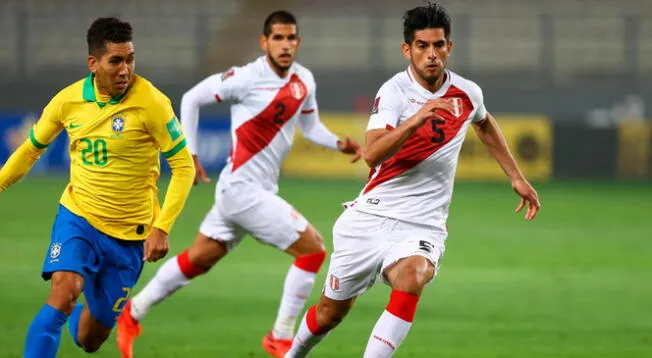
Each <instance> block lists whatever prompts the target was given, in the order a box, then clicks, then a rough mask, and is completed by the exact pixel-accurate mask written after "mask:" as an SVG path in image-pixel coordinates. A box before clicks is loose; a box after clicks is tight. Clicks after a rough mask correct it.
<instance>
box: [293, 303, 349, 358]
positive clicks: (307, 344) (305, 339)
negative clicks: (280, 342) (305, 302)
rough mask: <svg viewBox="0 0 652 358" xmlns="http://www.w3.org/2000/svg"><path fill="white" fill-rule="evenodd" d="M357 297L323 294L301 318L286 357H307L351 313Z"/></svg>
mask: <svg viewBox="0 0 652 358" xmlns="http://www.w3.org/2000/svg"><path fill="white" fill-rule="evenodd" d="M355 299H356V298H355V297H353V298H349V299H345V300H334V299H331V298H328V297H326V295H325V294H322V296H321V298H320V299H319V302H318V303H317V304H316V305H314V306H312V307H310V308H309V309H308V311H307V312H306V314H305V315H304V316H303V319H302V320H301V324H300V325H299V329H298V330H297V334H296V336H295V337H294V340H293V342H292V346H291V348H290V349H289V350H288V352H287V353H286V354H285V356H284V357H286V358H299V357H305V356H306V355H307V354H308V353H310V351H311V350H312V349H313V347H315V346H316V345H317V344H318V343H319V342H321V340H322V339H324V337H326V336H327V335H328V332H330V331H331V330H332V329H333V328H335V327H337V325H338V324H340V322H342V320H343V319H344V317H345V316H346V315H347V314H348V313H349V311H350V310H351V307H353V303H354V302H355Z"/></svg>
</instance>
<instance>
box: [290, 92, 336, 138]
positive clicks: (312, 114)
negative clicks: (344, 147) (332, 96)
mask: <svg viewBox="0 0 652 358" xmlns="http://www.w3.org/2000/svg"><path fill="white" fill-rule="evenodd" d="M299 126H300V127H301V133H303V136H304V137H306V138H307V139H308V140H310V141H311V142H313V143H315V144H318V145H321V146H323V147H326V148H330V149H337V142H338V141H339V140H340V139H339V138H338V137H337V136H336V135H335V134H333V133H332V132H331V131H329V130H328V128H326V126H324V123H322V121H321V120H320V119H319V109H318V108H317V96H316V93H315V91H314V90H313V91H311V93H310V94H309V95H308V98H307V99H306V102H305V103H304V105H303V107H302V109H301V116H300V117H299Z"/></svg>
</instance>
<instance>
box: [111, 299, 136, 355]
mask: <svg viewBox="0 0 652 358" xmlns="http://www.w3.org/2000/svg"><path fill="white" fill-rule="evenodd" d="M140 332H141V328H140V324H139V323H138V321H136V320H135V319H134V318H133V317H132V316H131V301H127V304H125V308H124V309H123V310H122V314H120V317H118V332H117V335H116V341H117V342H118V350H119V351H120V353H121V354H122V358H133V356H134V353H133V349H134V339H136V338H138V336H140Z"/></svg>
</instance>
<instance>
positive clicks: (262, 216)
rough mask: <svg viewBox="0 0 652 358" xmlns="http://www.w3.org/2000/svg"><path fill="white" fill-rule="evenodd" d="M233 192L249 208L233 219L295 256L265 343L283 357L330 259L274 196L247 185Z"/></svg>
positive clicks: (297, 217)
mask: <svg viewBox="0 0 652 358" xmlns="http://www.w3.org/2000/svg"><path fill="white" fill-rule="evenodd" d="M231 190H232V191H231V194H230V195H233V194H237V195H234V198H233V199H232V200H233V201H234V202H237V201H241V202H242V204H241V205H240V207H246V208H247V209H245V210H239V211H233V212H232V213H231V214H230V216H229V217H230V218H231V220H233V221H234V222H236V223H238V225H239V226H241V227H243V228H244V229H245V230H247V231H248V232H250V233H251V234H252V236H254V237H255V238H256V239H258V240H259V241H261V242H263V243H266V244H269V245H272V246H275V247H277V248H278V249H280V250H283V251H285V252H287V253H288V254H290V255H292V256H293V257H294V262H293V264H292V265H291V266H290V268H289V270H288V272H287V274H286V276H285V282H284V284H283V292H282V297H281V302H280V304H279V309H278V311H277V318H276V320H275V322H274V325H273V328H272V330H271V331H270V332H269V333H268V334H267V335H266V336H265V337H263V342H262V344H263V348H264V349H265V350H267V351H268V352H270V354H272V355H276V356H279V355H282V354H284V353H285V352H286V351H287V350H288V349H289V348H290V345H291V343H292V338H293V337H294V327H295V325H296V321H297V317H298V316H299V314H300V313H301V312H302V310H303V308H304V306H305V303H306V299H307V298H308V296H310V292H311V291H312V287H313V286H314V283H315V277H316V275H317V272H318V271H319V268H320V267H321V265H322V264H323V262H324V260H325V258H326V251H325V248H324V244H323V240H322V238H321V235H320V234H319V232H317V230H316V229H315V228H314V227H313V226H311V225H310V224H309V223H308V221H307V220H306V219H305V218H304V217H303V216H302V215H301V214H300V213H298V212H297V211H296V210H294V208H292V206H291V205H290V204H288V203H287V202H286V201H285V200H283V199H282V198H280V197H278V196H277V195H275V194H274V193H271V192H268V191H265V190H262V189H260V188H258V187H255V186H252V185H248V184H246V183H243V184H237V185H234V186H233V187H232V188H231ZM227 210H228V209H226V208H225V211H227Z"/></svg>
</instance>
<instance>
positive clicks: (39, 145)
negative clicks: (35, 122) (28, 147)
mask: <svg viewBox="0 0 652 358" xmlns="http://www.w3.org/2000/svg"><path fill="white" fill-rule="evenodd" d="M29 140H30V141H31V142H32V145H34V146H35V147H36V148H38V149H45V148H47V147H48V145H47V144H42V143H40V142H39V141H38V140H36V137H35V136H34V129H33V128H32V130H31V131H29Z"/></svg>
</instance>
